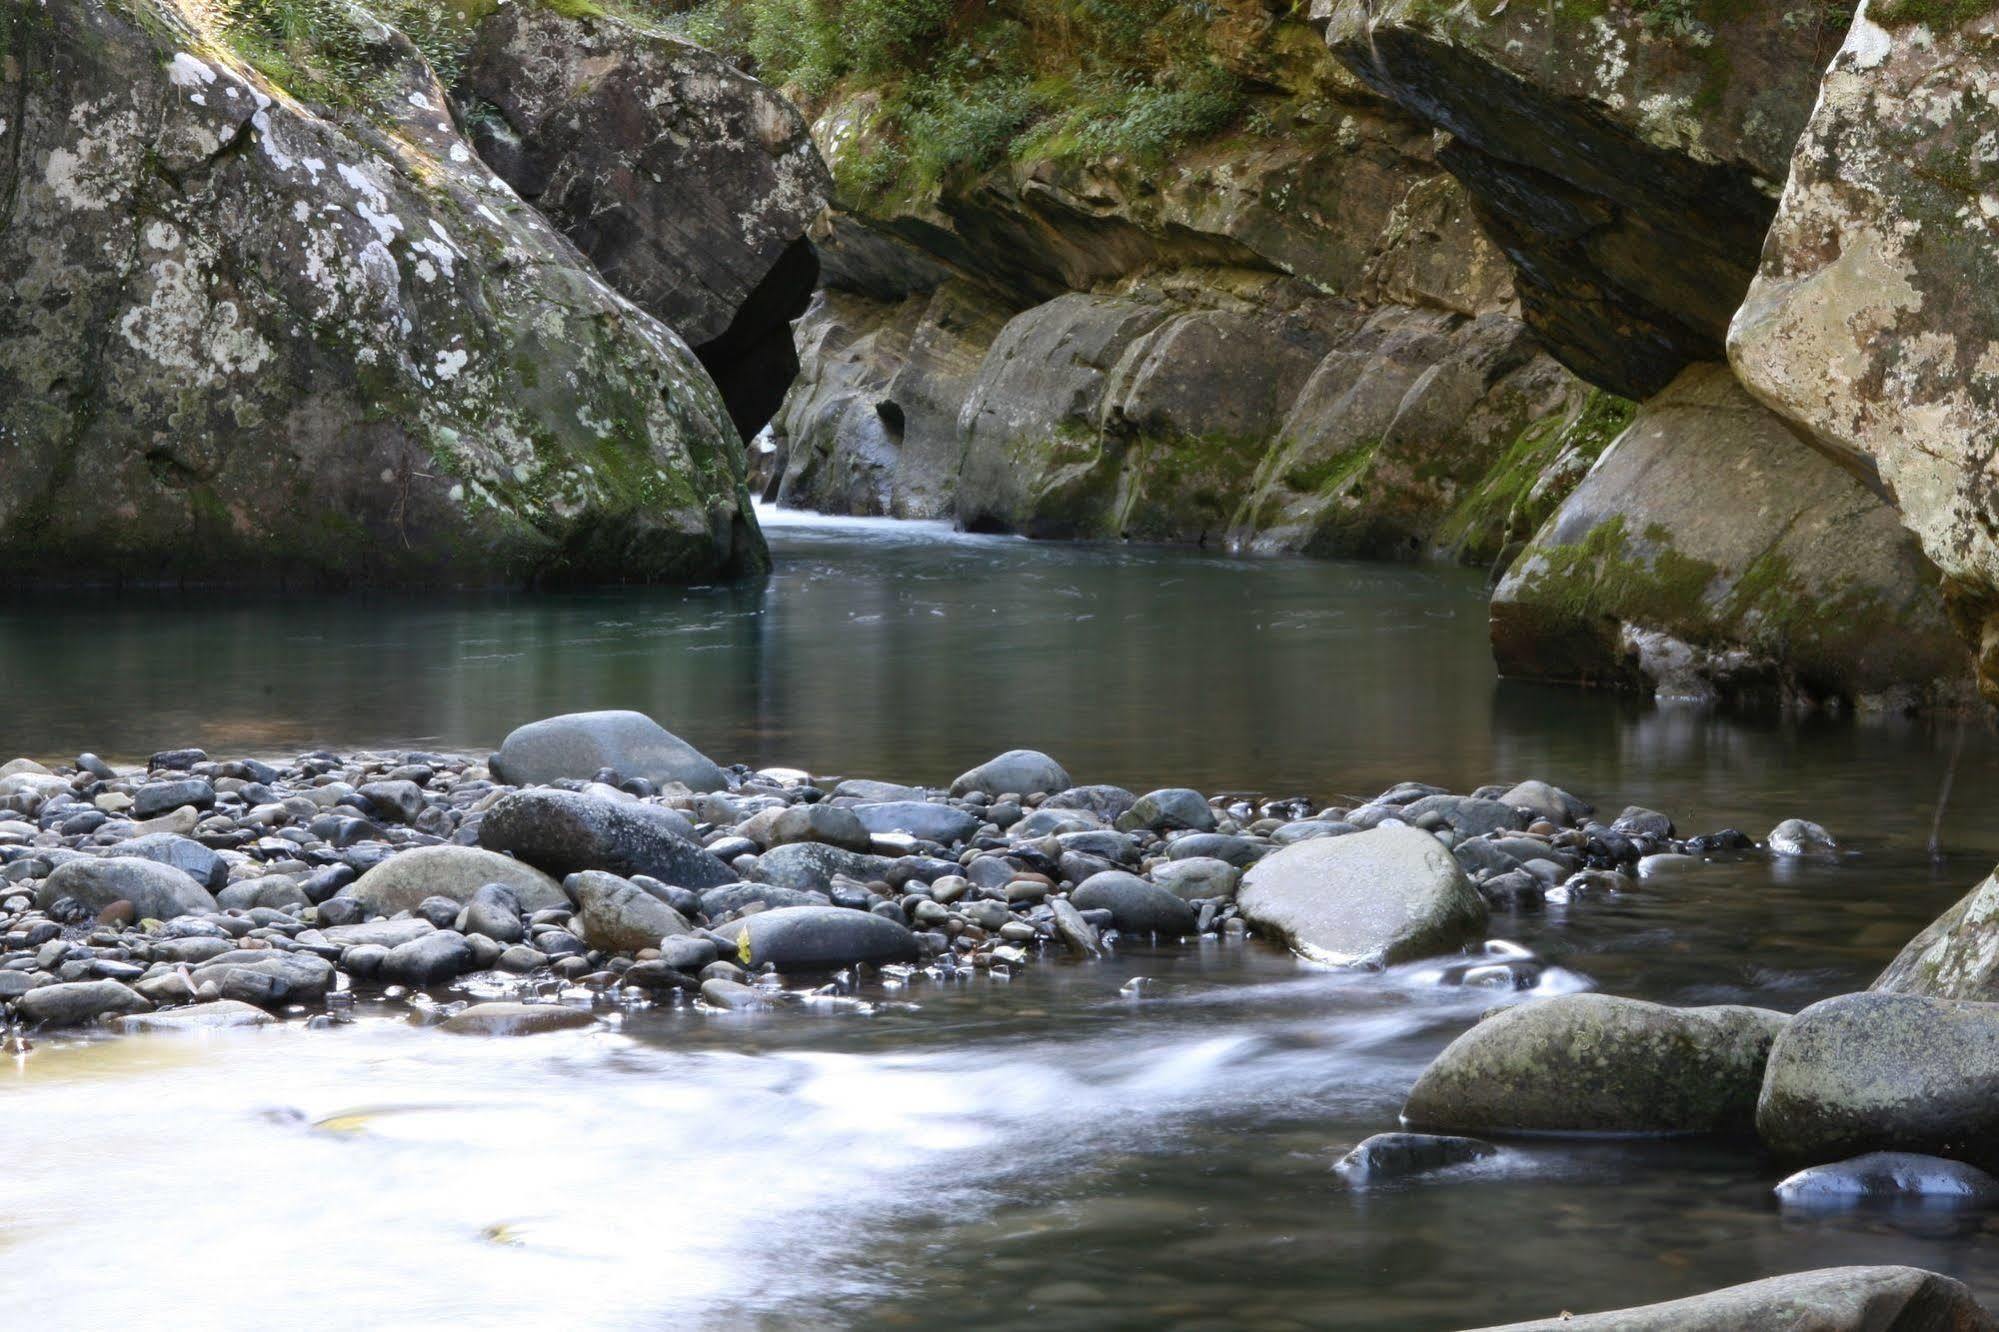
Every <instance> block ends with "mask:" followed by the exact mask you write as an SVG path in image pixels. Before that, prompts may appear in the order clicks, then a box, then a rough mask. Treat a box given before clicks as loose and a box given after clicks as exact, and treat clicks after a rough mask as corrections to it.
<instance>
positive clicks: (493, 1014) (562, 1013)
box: [439, 1002, 597, 1036]
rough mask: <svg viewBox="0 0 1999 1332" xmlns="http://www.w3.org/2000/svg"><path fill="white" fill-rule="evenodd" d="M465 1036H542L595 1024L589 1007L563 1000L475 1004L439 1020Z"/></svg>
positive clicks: (446, 1026) (447, 1028)
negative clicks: (546, 1033)
mask: <svg viewBox="0 0 1999 1332" xmlns="http://www.w3.org/2000/svg"><path fill="white" fill-rule="evenodd" d="M439 1025H440V1026H441V1027H442V1029H443V1030H445V1031H448V1032H453V1033H455V1034H457V1035H461V1036H538V1035H541V1034H542V1033H544V1032H550V1031H580V1030H582V1029H583V1028H584V1027H594V1026H596V1025H597V1019H596V1017H595V1016H593V1015H592V1014H591V1013H590V1012H589V1010H587V1009H582V1008H570V1007H568V1006H566V1005H563V1004H512V1003H500V1002H495V1003H489V1004H474V1005H472V1007H470V1008H468V1009H465V1010H464V1011H463V1012H460V1013H454V1014H453V1015H452V1016H450V1017H448V1018H446V1019H445V1020H444V1021H443V1022H442V1023H440V1024H439Z"/></svg>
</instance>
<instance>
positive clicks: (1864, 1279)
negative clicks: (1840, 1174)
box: [1478, 1267, 1999, 1332]
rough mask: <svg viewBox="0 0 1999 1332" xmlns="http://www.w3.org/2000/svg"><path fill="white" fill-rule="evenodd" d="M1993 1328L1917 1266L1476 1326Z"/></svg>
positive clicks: (1667, 1331) (1974, 1304)
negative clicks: (1585, 1312) (1609, 1310)
mask: <svg viewBox="0 0 1999 1332" xmlns="http://www.w3.org/2000/svg"><path fill="white" fill-rule="evenodd" d="M1751 1329H1753V1330H1754V1332H1994V1329H1999V1321H1995V1320H1994V1319H1993V1317H1992V1316H1991V1315H1990V1314H1988V1313H1987V1312H1985V1310H1984V1309H1982V1308H1980V1307H1979V1304H1978V1301H1977V1300H1975V1299H1973V1298H1972V1295H1971V1291H1970V1290H1969V1289H1967V1288H1966V1287H1965V1285H1964V1284H1963V1283H1962V1282H1959V1281H1953V1280H1951V1279H1950V1278H1949V1277H1947V1276H1939V1275H1938V1274H1937V1273H1935V1272H1925V1271H1923V1270H1922V1269H1921V1268H1919V1267H1822V1268H1819V1269H1818V1270H1816V1271H1812V1272H1793V1273H1790V1274H1789V1275H1788V1276H1777V1277H1770V1278H1768V1279H1767V1280H1764V1281H1751V1282H1749V1283H1747V1284H1746V1285H1741V1286H1728V1287H1726V1288H1724V1289H1722V1290H1711V1291H1708V1292H1707V1293H1706V1294H1704V1295H1690V1296H1688V1297H1687V1298H1685V1299H1682V1300H1668V1301H1666V1302H1665V1303H1663V1304H1646V1305H1641V1306H1638V1307H1637V1308H1632V1309H1616V1310H1612V1311H1611V1312H1609V1313H1595V1314H1567V1313H1564V1314H1560V1315H1557V1316H1555V1317H1551V1318H1540V1319H1536V1320H1534V1321H1532V1322H1527V1323H1508V1324H1506V1325H1505V1326H1504V1327H1489V1328H1483V1329H1479V1330H1478V1332H1751Z"/></svg>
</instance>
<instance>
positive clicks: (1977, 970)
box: [1872, 874, 1999, 1003]
mask: <svg viewBox="0 0 1999 1332" xmlns="http://www.w3.org/2000/svg"><path fill="white" fill-rule="evenodd" d="M1872 988H1874V989H1876V990H1879V991H1882V992H1883V993H1886V994H1916V995H1926V996H1928V997H1929V998H1932V999H1977V1000H1981V1001H1983V1002H1986V1003H1994V1002H1999V874H1993V875H1988V876H1987V877H1986V878H1985V880H1984V882H1982V883H1980V884H1979V885H1978V886H1977V887H1976V888H1973V889H1972V890H1971V891H1970V892H1968V893H1966V894H1965V895H1964V896H1963V897H1962V898H1960V899H1959V900H1958V901H1957V903H1956V904H1955V905H1953V906H1952V907H1951V909H1950V910H1948V911H1946V912H1944V913H1943V914H1942V915H1941V916H1938V917H1937V918H1936V919H1935V920H1934V921H1932V922H1931V923H1930V924H1929V926H1928V927H1927V928H1926V929H1924V930H1923V932H1922V933H1921V934H1918V935H1917V936H1916V937H1915V938H1913V939H1911V940H1909V942H1908V943H1907V944H1906V945H1904V946H1903V948H1902V951H1901V952H1900V953H1898V954H1896V955H1895V960H1894V961H1893V962H1890V963H1889V964H1888V969H1887V970H1886V971H1883V972H1882V973H1881V974H1880V976H1878V977H1877V978H1876V979H1875V981H1874V985H1873V987H1872Z"/></svg>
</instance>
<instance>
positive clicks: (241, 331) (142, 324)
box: [118, 259, 273, 389]
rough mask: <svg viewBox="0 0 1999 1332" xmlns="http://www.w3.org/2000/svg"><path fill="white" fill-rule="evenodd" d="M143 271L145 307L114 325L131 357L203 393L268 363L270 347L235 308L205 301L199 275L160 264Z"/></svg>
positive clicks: (178, 264) (172, 262) (175, 264)
mask: <svg viewBox="0 0 1999 1332" xmlns="http://www.w3.org/2000/svg"><path fill="white" fill-rule="evenodd" d="M146 271H147V274H148V276H149V278H150V284H149V290H148V291H147V292H146V297H147V299H146V303H145V304H143V305H136V306H133V307H132V308H131V309H129V310H127V311H126V312H125V313H124V315H123V316H122V317H121V318H120V319H119V321H118V333H119V336H120V337H122V338H123V339H124V341H125V344H126V345H127V346H128V347H130V348H131V349H132V350H133V351H135V352H137V353H138V354H139V355H141V356H143V357H145V358H146V359H147V360H149V361H151V362H152V363H153V364H155V365H157V366H159V367H161V368H162V369H165V370H171V371H174V372H175V373H176V374H177V375H179V376H181V377H183V378H185V379H186V380H188V381H189V382H191V383H192V384H194V385H195V386H196V387H198V388H205V389H206V388H214V387H216V386H218V385H219V384H221V383H223V382H224V381H225V380H228V379H231V378H234V377H237V376H245V375H253V374H255V373H256V372H257V371H258V370H259V369H260V368H262V367H263V366H264V365H265V364H266V363H268V362H269V361H270V360H271V358H272V355H273V352H272V349H271V345H270V344H269V343H268V342H266V341H264V339H263V338H262V337H261V336H259V334H258V333H257V330H256V329H255V328H254V327H253V326H252V325H251V324H250V322H249V321H248V320H247V319H246V318H245V317H244V315H243V311H242V309H241V308H240V307H239V306H238V305H237V304H236V302H235V301H233V300H220V301H212V300H211V299H210V296H209V291H208V283H207V282H206V281H205V280H204V277H205V274H204V272H203V270H202V269H200V268H198V267H197V266H195V265H194V264H193V263H191V262H184V261H182V260H180V259H161V260H159V261H158V262H156V263H153V264H150V265H148V266H147V270H146Z"/></svg>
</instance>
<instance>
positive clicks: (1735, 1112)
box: [1402, 994, 1785, 1134]
mask: <svg viewBox="0 0 1999 1332" xmlns="http://www.w3.org/2000/svg"><path fill="white" fill-rule="evenodd" d="M1784 1020H1785V1019H1784V1015H1783V1014H1781V1013H1773V1012H1771V1011H1769V1010H1768V1009H1762V1008H1744V1007H1740V1006H1737V1005H1733V1004H1727V1005H1721V1006H1717V1007H1714V1008H1667V1007H1665V1006H1663V1005H1660V1004H1650V1003H1645V1002H1643V1001H1642V1000H1638V999H1621V998H1617V997H1615V996H1612V995H1607V994H1575V995H1564V996H1562V997H1560V998H1556V999H1548V1000H1544V1001H1541V1002H1534V1003H1525V1004H1521V1005H1519V1006H1518V1007H1515V1008H1509V1009H1506V1010H1505V1011H1503V1012H1499V1013H1495V1014H1493V1015H1491V1016H1490V1017H1487V1018H1486V1019H1485V1020H1484V1021H1482V1022H1480V1023H1479V1024H1478V1025H1477V1026H1475V1027H1473V1028H1472V1029H1471V1030H1470V1031H1468V1032H1466V1033H1465V1034H1464V1035H1462V1036H1460V1037H1458V1038H1457V1039H1456V1040H1455V1041H1452V1042H1451V1043H1450V1045H1448V1046H1446V1047H1445V1049H1444V1052H1443V1053H1442V1054H1440V1055H1438V1056H1437V1057H1436V1059H1435V1060H1434V1061H1432V1062H1431V1064H1430V1066H1429V1067H1428V1068H1426V1069H1424V1070H1423V1075H1422V1076H1421V1077H1420V1078H1418V1079H1417V1080H1416V1086H1415V1087H1414V1089H1412V1090H1411V1091H1410V1093H1409V1100H1408V1102H1407V1103H1406V1104H1405V1105H1404V1106H1403V1107H1402V1118H1403V1120H1404V1121H1405V1122H1406V1123H1409V1124H1411V1125H1414V1126H1416V1127H1419V1128H1426V1129H1440V1130H1447V1131H1451V1132H1458V1133H1476V1132H1487V1133H1498V1132H1519V1133H1577V1134H1590V1133H1625V1134H1654V1133H1747V1132H1749V1131H1750V1129H1751V1127H1752V1126H1753V1124H1754V1123H1755V1118H1756V1095H1757V1090H1758V1088H1760V1087H1761V1086H1762V1082H1763V1064H1764V1060H1765V1058H1766V1057H1767V1056H1768V1055H1769V1052H1770V1042H1771V1041H1772V1040H1773V1039H1774V1038H1775V1037H1776V1035H1777V1033H1778V1032H1779V1031H1781V1030H1782V1029H1783V1026H1784Z"/></svg>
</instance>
